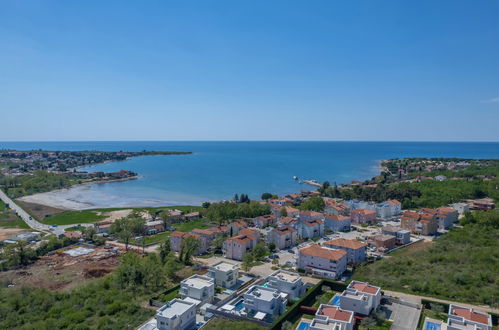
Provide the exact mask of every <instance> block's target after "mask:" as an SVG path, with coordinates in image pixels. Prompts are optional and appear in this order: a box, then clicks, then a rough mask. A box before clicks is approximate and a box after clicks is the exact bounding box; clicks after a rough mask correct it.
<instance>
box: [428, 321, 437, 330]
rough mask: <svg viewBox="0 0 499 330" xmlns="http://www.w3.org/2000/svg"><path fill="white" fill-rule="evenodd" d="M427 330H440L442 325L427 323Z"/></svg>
mask: <svg viewBox="0 0 499 330" xmlns="http://www.w3.org/2000/svg"><path fill="white" fill-rule="evenodd" d="M425 330H440V323H435V322H430V321H426V326H425Z"/></svg>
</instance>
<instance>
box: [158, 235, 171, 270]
mask: <svg viewBox="0 0 499 330" xmlns="http://www.w3.org/2000/svg"><path fill="white" fill-rule="evenodd" d="M170 252H171V247H170V239H169V238H167V239H165V240H164V241H163V243H161V244H160V245H159V258H160V260H161V263H162V264H163V265H164V264H165V263H166V261H167V257H168V255H169V254H170Z"/></svg>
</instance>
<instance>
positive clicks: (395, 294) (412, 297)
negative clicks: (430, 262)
mask: <svg viewBox="0 0 499 330" xmlns="http://www.w3.org/2000/svg"><path fill="white" fill-rule="evenodd" d="M383 292H384V293H385V295H386V296H391V297H397V298H400V299H402V300H405V301H409V302H413V303H416V304H420V303H421V299H425V300H431V301H435V302H441V303H444V304H454V305H459V306H464V307H471V308H473V309H475V310H477V311H480V312H484V313H495V314H499V309H498V308H492V307H488V306H477V305H470V304H465V303H461V302H457V301H450V300H445V299H438V298H431V297H423V296H418V295H414V294H409V293H402V292H395V291H389V290H383Z"/></svg>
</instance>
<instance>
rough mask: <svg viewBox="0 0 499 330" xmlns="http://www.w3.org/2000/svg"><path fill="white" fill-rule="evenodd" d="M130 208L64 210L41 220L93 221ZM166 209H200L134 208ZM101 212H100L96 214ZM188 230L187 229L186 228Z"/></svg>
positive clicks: (60, 222)
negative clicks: (109, 213)
mask: <svg viewBox="0 0 499 330" xmlns="http://www.w3.org/2000/svg"><path fill="white" fill-rule="evenodd" d="M127 209H130V208H126V207H125V208H109V209H91V210H82V211H65V212H62V213H58V214H55V215H53V216H51V217H49V218H46V219H43V220H42V222H43V223H46V224H48V225H74V224H79V223H94V222H98V221H101V220H103V219H105V218H106V215H104V213H106V212H111V211H117V210H127ZM166 209H177V210H181V211H183V212H186V213H189V212H194V211H199V210H201V209H202V207H200V206H168V207H150V208H134V209H133V210H134V211H160V210H166ZM98 213H102V214H100V215H99V214H98ZM188 231H189V230H188Z"/></svg>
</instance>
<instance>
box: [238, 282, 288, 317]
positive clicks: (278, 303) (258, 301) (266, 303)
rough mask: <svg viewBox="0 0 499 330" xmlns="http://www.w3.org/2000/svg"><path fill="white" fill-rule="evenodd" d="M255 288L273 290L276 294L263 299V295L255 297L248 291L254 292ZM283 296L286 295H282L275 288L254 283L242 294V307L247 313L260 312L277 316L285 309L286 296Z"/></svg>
mask: <svg viewBox="0 0 499 330" xmlns="http://www.w3.org/2000/svg"><path fill="white" fill-rule="evenodd" d="M255 289H256V290H261V291H267V292H275V293H277V294H276V295H273V296H272V298H271V299H265V297H264V295H261V296H260V297H257V296H255V295H253V294H250V292H254V290H255ZM285 296H286V295H285V294H284V297H283V295H281V294H279V292H278V291H277V290H275V289H272V288H266V287H262V286H255V285H254V286H252V287H250V288H249V289H248V291H247V292H246V293H245V294H244V308H245V309H246V312H248V313H256V312H262V313H265V314H269V315H273V316H279V315H281V314H283V313H284V312H285V311H286V305H287V298H286V297H285Z"/></svg>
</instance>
